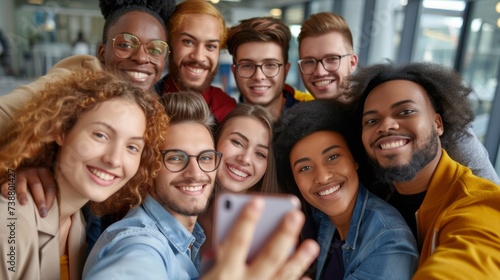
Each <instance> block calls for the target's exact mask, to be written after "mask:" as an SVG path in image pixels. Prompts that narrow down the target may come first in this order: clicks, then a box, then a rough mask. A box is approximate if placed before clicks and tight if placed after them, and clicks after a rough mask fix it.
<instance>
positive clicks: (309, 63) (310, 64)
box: [299, 59, 318, 74]
mask: <svg viewBox="0 0 500 280" xmlns="http://www.w3.org/2000/svg"><path fill="white" fill-rule="evenodd" d="M317 64H318V63H317V62H316V60H315V59H302V60H301V61H300V63H299V66H300V70H301V71H302V73H304V74H312V73H314V70H316V65H317Z"/></svg>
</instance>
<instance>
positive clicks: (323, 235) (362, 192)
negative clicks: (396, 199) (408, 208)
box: [312, 185, 418, 280]
mask: <svg viewBox="0 0 500 280" xmlns="http://www.w3.org/2000/svg"><path fill="white" fill-rule="evenodd" d="M312 215H313V219H314V220H315V222H316V224H317V225H319V228H318V238H317V241H318V243H319V245H320V247H321V249H320V254H319V256H318V259H317V272H316V278H315V279H320V278H321V277H322V278H324V279H329V277H328V275H321V274H322V272H323V270H324V268H325V263H326V260H327V257H328V249H329V248H330V244H331V243H332V239H333V235H334V233H335V226H334V225H333V223H332V222H331V221H330V219H329V218H328V216H327V215H326V214H324V213H323V212H321V211H319V210H318V209H313V214H312ZM342 255H343V263H344V269H345V274H344V279H367V280H368V279H369V280H372V279H381V280H382V279H383V280H389V279H395V280H396V279H397V280H404V279H411V277H412V275H413V273H414V272H415V270H416V269H417V265H418V249H417V245H416V242H415V238H414V237H413V234H412V233H411V230H410V228H409V227H408V226H407V225H406V223H405V221H404V219H403V217H401V215H400V214H399V212H398V211H397V210H396V209H395V208H393V207H392V206H390V205H389V204H388V203H386V202H385V201H383V200H382V199H380V198H378V197H376V196H375V195H374V194H372V193H370V192H368V190H366V189H365V188H364V187H363V186H362V185H360V186H359V191H358V196H357V198H356V204H355V206H354V211H353V214H352V218H351V225H350V227H349V232H348V234H347V238H346V240H345V244H344V245H343V246H342Z"/></svg>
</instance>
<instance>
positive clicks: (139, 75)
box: [126, 71, 149, 79]
mask: <svg viewBox="0 0 500 280" xmlns="http://www.w3.org/2000/svg"><path fill="white" fill-rule="evenodd" d="M126 73H127V74H129V75H130V76H132V77H134V78H137V79H144V78H147V77H148V76H149V75H148V74H146V73H142V72H132V71H126Z"/></svg>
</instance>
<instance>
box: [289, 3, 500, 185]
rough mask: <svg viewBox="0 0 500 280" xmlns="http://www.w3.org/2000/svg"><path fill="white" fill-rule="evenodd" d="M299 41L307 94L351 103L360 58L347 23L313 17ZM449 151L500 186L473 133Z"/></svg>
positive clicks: (334, 17)
mask: <svg viewBox="0 0 500 280" xmlns="http://www.w3.org/2000/svg"><path fill="white" fill-rule="evenodd" d="M297 40H298V43H299V57H300V60H299V69H300V76H301V78H302V82H303V83H304V86H305V87H306V88H307V90H308V91H309V92H310V93H311V94H312V95H313V96H314V98H317V99H322V98H333V99H337V100H339V101H341V102H344V103H349V102H351V100H352V99H351V96H350V95H349V94H348V92H347V93H346V92H344V90H343V87H344V84H347V83H348V80H349V76H350V75H351V74H352V73H354V72H355V71H356V69H357V66H358V57H357V55H356V54H355V53H354V46H353V38H352V33H351V30H350V28H349V25H348V24H347V22H346V21H345V19H344V18H343V17H341V16H340V15H337V14H334V13H329V12H325V13H318V14H313V15H311V16H310V17H309V18H307V19H306V20H305V21H304V22H303V23H302V26H301V28H300V34H299V36H298V38H297ZM450 144H451V143H450ZM471 147H472V148H471ZM446 150H447V152H448V154H449V155H450V156H451V157H452V158H453V159H454V160H456V161H458V162H460V163H461V164H463V165H466V166H467V167H469V168H470V169H472V171H473V173H474V174H476V175H478V176H481V177H485V178H487V179H490V180H492V181H494V182H496V183H497V184H500V178H498V174H497V173H496V172H495V169H494V168H493V165H492V164H491V163H490V161H489V160H488V152H487V151H486V149H485V148H484V146H483V145H482V144H481V143H480V142H479V140H478V139H477V137H476V136H475V135H474V133H473V132H472V129H469V131H468V133H466V134H465V136H464V137H462V138H461V139H460V141H457V142H456V143H453V144H451V145H449V146H448V147H446ZM472 152H473V153H472Z"/></svg>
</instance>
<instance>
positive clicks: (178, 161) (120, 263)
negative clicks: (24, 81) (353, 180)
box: [83, 92, 319, 280]
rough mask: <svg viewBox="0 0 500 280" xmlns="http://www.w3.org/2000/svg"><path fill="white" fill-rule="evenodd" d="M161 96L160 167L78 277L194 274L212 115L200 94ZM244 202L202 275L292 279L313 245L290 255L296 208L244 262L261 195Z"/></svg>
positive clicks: (208, 190) (213, 165)
mask: <svg viewBox="0 0 500 280" xmlns="http://www.w3.org/2000/svg"><path fill="white" fill-rule="evenodd" d="M179 96H182V98H180V97H179ZM162 102H163V103H164V105H165V110H166V111H167V112H168V113H169V116H170V124H169V130H168V137H167V139H166V141H165V143H164V144H163V146H162V150H161V151H160V152H161V154H162V160H161V161H162V167H161V170H160V171H159V172H158V176H157V177H156V178H155V179H154V180H153V183H152V186H150V188H149V193H148V195H147V196H146V197H145V199H144V200H143V201H142V203H141V205H139V206H138V207H136V208H133V209H131V210H130V211H129V212H128V213H127V215H126V216H125V217H124V218H123V219H121V220H120V221H118V222H116V223H114V224H112V225H111V226H109V227H108V228H107V229H106V230H105V231H104V233H103V234H102V235H101V236H100V238H99V240H98V241H97V243H96V244H95V246H94V247H93V249H92V252H91V253H90V255H89V257H88V259H87V262H86V264H85V268H84V271H83V279H108V280H110V279H143V280H146V279H198V278H199V277H200V268H201V267H200V265H201V259H200V254H199V250H200V246H201V245H202V244H203V242H204V241H205V238H206V237H205V234H204V232H203V230H202V228H201V226H200V225H199V224H198V223H197V218H198V216H199V215H200V214H201V213H203V212H204V211H205V209H206V207H207V202H208V199H209V198H210V196H211V194H212V191H213V188H214V181H215V176H216V170H217V167H218V166H219V164H220V160H221V158H222V154H221V153H219V152H217V151H215V150H214V146H215V144H214V140H213V137H212V134H211V131H212V126H213V123H214V121H213V116H212V115H211V113H210V109H209V108H208V106H207V104H206V103H205V101H204V100H203V98H202V97H201V96H200V95H198V94H197V93H193V92H177V93H172V94H170V95H168V96H166V97H164V98H163V99H162ZM152 168H154V167H152ZM249 204H250V205H249V206H247V207H246V208H245V210H243V211H242V215H241V216H240V219H239V220H238V222H236V223H235V225H233V227H232V232H231V233H230V234H229V236H228V238H227V239H226V241H224V243H223V244H222V245H221V248H219V249H221V251H218V252H217V255H216V258H215V261H214V265H213V266H209V267H208V268H210V269H209V270H208V271H207V272H206V275H205V276H206V278H207V279H250V278H253V279H270V278H271V276H275V277H277V278H280V279H293V278H299V277H300V275H302V273H303V272H304V271H305V270H306V269H307V267H308V266H309V265H310V264H311V263H312V261H313V260H314V259H315V258H316V256H317V254H318V252H319V246H318V245H317V244H316V243H315V242H314V241H312V240H308V241H306V243H305V244H302V245H301V246H300V247H298V248H297V249H296V251H295V252H294V253H293V254H292V255H290V249H291V248H292V247H294V246H295V244H296V240H297V238H298V234H299V232H300V228H301V227H302V225H303V222H304V216H303V215H301V213H300V212H299V211H295V212H293V211H292V212H291V213H288V214H287V216H286V218H285V219H284V221H283V222H282V223H281V224H280V226H279V227H278V229H277V231H276V232H275V234H274V235H273V237H272V238H273V239H272V240H271V241H274V242H270V243H269V244H268V245H266V247H265V248H263V250H262V251H261V252H260V253H259V254H258V256H257V257H256V258H255V260H254V262H252V263H249V264H247V263H246V255H247V254H248V250H249V249H250V243H251V239H252V236H253V231H254V229H255V226H256V225H257V221H258V218H259V215H260V214H261V213H262V206H263V205H262V201H260V203H259V202H258V201H252V202H251V203H249ZM287 248H288V249H287ZM209 263H210V262H209ZM265 275H267V276H265ZM259 276H260V277H259ZM285 276H286V277H285ZM233 277H235V278H233ZM273 279H274V278H273Z"/></svg>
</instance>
